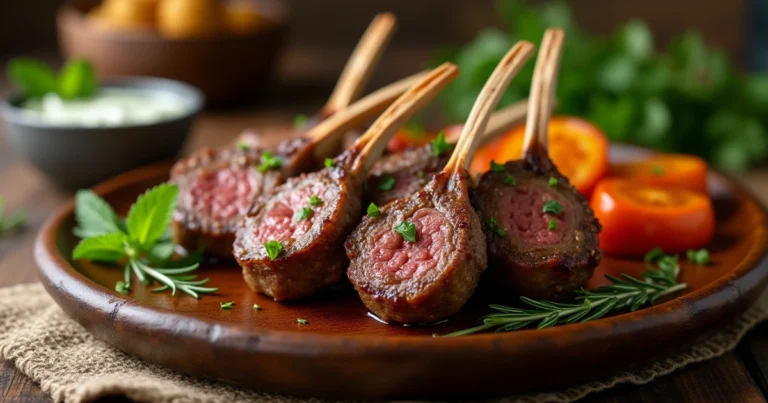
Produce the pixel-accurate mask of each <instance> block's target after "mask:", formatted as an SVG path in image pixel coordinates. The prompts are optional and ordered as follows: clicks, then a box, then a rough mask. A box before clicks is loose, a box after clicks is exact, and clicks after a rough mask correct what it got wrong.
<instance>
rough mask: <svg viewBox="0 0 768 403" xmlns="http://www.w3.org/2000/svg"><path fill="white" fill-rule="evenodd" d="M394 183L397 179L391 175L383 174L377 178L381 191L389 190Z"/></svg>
mask: <svg viewBox="0 0 768 403" xmlns="http://www.w3.org/2000/svg"><path fill="white" fill-rule="evenodd" d="M395 183H397V179H395V177H394V176H392V175H384V176H382V177H381V179H379V190H382V191H385V192H386V191H389V190H392V189H394V188H395Z"/></svg>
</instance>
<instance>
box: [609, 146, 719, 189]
mask: <svg viewBox="0 0 768 403" xmlns="http://www.w3.org/2000/svg"><path fill="white" fill-rule="evenodd" d="M610 176H616V177H621V178H627V179H631V180H632V181H633V182H635V183H643V184H646V185H654V186H660V187H664V188H671V189H688V190H691V191H694V192H699V193H707V163H706V162H704V160H703V159H701V158H699V157H696V156H693V155H686V154H659V155H654V156H652V157H650V158H648V159H645V160H642V161H637V162H628V163H622V164H614V165H611V168H610Z"/></svg>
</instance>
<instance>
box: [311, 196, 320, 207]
mask: <svg viewBox="0 0 768 403" xmlns="http://www.w3.org/2000/svg"><path fill="white" fill-rule="evenodd" d="M321 204H323V201H322V200H320V198H319V197H317V195H312V197H310V198H309V205H310V206H319V205H321Z"/></svg>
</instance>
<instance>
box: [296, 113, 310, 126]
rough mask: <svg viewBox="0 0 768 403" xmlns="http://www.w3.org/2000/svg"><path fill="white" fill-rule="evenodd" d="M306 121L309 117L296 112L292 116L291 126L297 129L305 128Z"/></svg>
mask: <svg viewBox="0 0 768 403" xmlns="http://www.w3.org/2000/svg"><path fill="white" fill-rule="evenodd" d="M308 122H309V118H307V115H302V114H298V115H296V116H294V117H293V127H295V128H297V129H304V128H306V127H307V123H308Z"/></svg>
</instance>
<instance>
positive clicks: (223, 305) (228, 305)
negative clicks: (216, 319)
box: [219, 301, 235, 309]
mask: <svg viewBox="0 0 768 403" xmlns="http://www.w3.org/2000/svg"><path fill="white" fill-rule="evenodd" d="M219 306H221V309H232V307H233V306H235V301H229V302H220V303H219Z"/></svg>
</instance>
